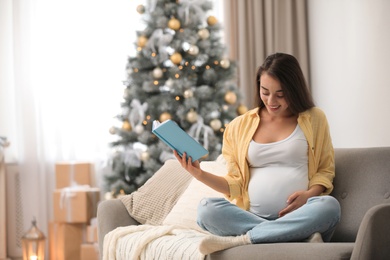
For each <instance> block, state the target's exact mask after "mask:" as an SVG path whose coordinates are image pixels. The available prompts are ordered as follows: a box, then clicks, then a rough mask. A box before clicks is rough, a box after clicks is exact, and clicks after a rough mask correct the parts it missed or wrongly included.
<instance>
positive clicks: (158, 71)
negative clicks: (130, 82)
mask: <svg viewBox="0 0 390 260" xmlns="http://www.w3.org/2000/svg"><path fill="white" fill-rule="evenodd" d="M162 76H163V71H162V69H161V68H159V67H157V68H155V69H154V70H153V78H155V79H160V78H161V77H162Z"/></svg>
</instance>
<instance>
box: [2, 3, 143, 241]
mask: <svg viewBox="0 0 390 260" xmlns="http://www.w3.org/2000/svg"><path fill="white" fill-rule="evenodd" d="M0 2H1V3H0V17H1V18H0V37H1V45H0V73H1V74H0V117H1V119H0V135H1V136H7V138H8V140H9V141H10V143H11V146H10V147H9V149H7V150H9V152H8V154H7V161H8V162H15V163H17V164H18V166H19V170H20V180H21V193H22V201H23V202H22V203H23V215H24V230H27V228H29V226H30V223H31V219H32V218H33V216H35V217H36V218H37V221H38V226H39V227H40V228H41V229H42V230H43V231H44V232H45V233H46V234H47V223H48V222H49V221H50V219H51V218H52V212H51V211H52V210H51V209H52V208H51V206H50V205H52V199H51V198H52V192H53V190H54V163H55V162H56V161H62V160H87V161H91V162H93V163H95V165H96V169H97V171H99V166H100V165H101V164H102V163H103V162H104V160H105V159H106V157H107V156H106V155H107V152H108V143H109V142H110V138H112V136H110V134H109V132H108V129H109V128H110V126H111V125H112V123H113V120H112V118H113V116H115V115H116V114H117V113H118V112H119V109H120V106H119V105H120V104H119V103H120V98H121V96H122V93H123V86H122V80H124V79H125V66H126V57H127V56H128V55H129V54H131V52H132V51H133V50H135V48H134V46H133V42H134V41H135V29H136V28H137V27H139V26H142V24H141V25H140V23H139V21H140V20H139V14H138V13H137V12H136V6H137V5H138V4H141V3H142V2H143V1H129V0H116V1H106V0H83V1H79V0H67V1H63V0H0Z"/></svg>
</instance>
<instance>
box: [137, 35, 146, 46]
mask: <svg viewBox="0 0 390 260" xmlns="http://www.w3.org/2000/svg"><path fill="white" fill-rule="evenodd" d="M147 42H148V38H146V37H145V36H144V35H141V36H140V37H138V41H137V45H138V47H141V48H143V47H145V46H146V43H147Z"/></svg>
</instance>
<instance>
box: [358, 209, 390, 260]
mask: <svg viewBox="0 0 390 260" xmlns="http://www.w3.org/2000/svg"><path fill="white" fill-rule="evenodd" d="M389 245H390V204H380V205H377V206H374V207H372V208H370V209H369V210H368V211H367V212H366V214H365V215H364V217H363V220H362V223H361V224H360V227H359V230H358V233H357V237H356V242H355V246H354V249H353V251H352V256H351V260H370V259H390V247H389Z"/></svg>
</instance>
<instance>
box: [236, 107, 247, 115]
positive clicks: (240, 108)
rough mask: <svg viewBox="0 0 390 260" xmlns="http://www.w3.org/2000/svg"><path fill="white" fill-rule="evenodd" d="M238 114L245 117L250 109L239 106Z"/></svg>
mask: <svg viewBox="0 0 390 260" xmlns="http://www.w3.org/2000/svg"><path fill="white" fill-rule="evenodd" d="M237 112H238V114H239V115H243V114H245V113H246V112H248V108H247V107H246V106H244V105H239V106H238V108H237Z"/></svg>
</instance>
